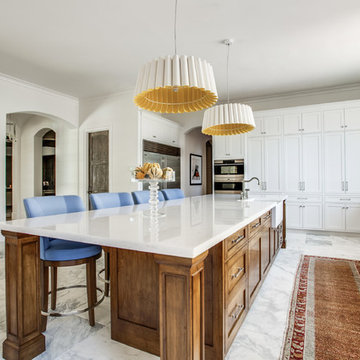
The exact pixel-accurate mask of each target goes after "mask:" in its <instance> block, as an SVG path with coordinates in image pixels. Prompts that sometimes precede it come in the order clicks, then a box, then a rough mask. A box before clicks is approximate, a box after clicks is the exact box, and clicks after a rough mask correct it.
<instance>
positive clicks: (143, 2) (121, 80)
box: [0, 0, 360, 98]
mask: <svg viewBox="0 0 360 360" xmlns="http://www.w3.org/2000/svg"><path fill="white" fill-rule="evenodd" d="M178 3H179V8H178V53H179V54H185V55H195V56H199V57H202V58H205V59H207V60H208V61H209V62H210V63H211V64H212V65H213V66H214V71H215V76H216V81H217V85H218V91H219V95H220V98H224V97H225V96H226V78H225V74H226V71H225V64H226V47H225V45H222V44H221V41H222V40H223V39H226V38H229V37H232V38H234V39H235V43H234V45H233V46H232V48H231V58H230V65H231V66H230V74H231V76H230V78H231V79H230V94H231V95H230V97H231V98H241V97H242V98H244V97H253V96H263V95H270V94H276V93H284V92H288V91H298V90H306V89H314V88H320V87H330V86H337V85H344V84H354V83H357V82H360V41H359V39H360V1H359V0H178ZM173 8H174V0H127V1H124V0H106V1H101V0H61V1H49V0H31V1H24V0H1V2H0V72H2V73H5V74H8V75H11V76H15V77H18V78H21V79H24V80H27V81H30V82H34V83H37V84H39V85H43V86H46V87H49V88H52V89H55V90H58V91H61V92H64V93H67V94H70V95H74V96H77V97H81V98H82V97H88V96H97V95H102V94H108V93H113V92H119V91H124V90H129V89H133V87H134V86H135V82H136V77H137V71H138V69H139V68H140V66H141V65H142V64H143V63H145V62H147V61H149V60H151V59H152V58H155V57H157V56H160V55H167V54H172V53H173V33H172V29H173Z"/></svg>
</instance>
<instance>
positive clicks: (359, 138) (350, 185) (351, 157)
mask: <svg viewBox="0 0 360 360" xmlns="http://www.w3.org/2000/svg"><path fill="white" fill-rule="evenodd" d="M359 155H360V131H352V132H346V134H345V159H346V160H345V168H346V179H345V180H346V182H347V186H346V189H345V190H346V191H347V192H348V193H349V194H360V159H359Z"/></svg>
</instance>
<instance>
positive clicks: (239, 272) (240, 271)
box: [231, 267, 244, 279]
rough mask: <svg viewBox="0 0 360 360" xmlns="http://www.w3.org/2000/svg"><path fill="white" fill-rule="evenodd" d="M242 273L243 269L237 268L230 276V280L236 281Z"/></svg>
mask: <svg viewBox="0 0 360 360" xmlns="http://www.w3.org/2000/svg"><path fill="white" fill-rule="evenodd" d="M243 271H244V268H243V267H239V268H238V270H237V272H236V273H235V274H232V275H231V279H236V278H238V277H239V275H240V274H241V273H242V272H243Z"/></svg>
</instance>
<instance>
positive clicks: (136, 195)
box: [131, 190, 165, 204]
mask: <svg viewBox="0 0 360 360" xmlns="http://www.w3.org/2000/svg"><path fill="white" fill-rule="evenodd" d="M131 194H132V197H133V199H134V203H135V204H146V203H148V202H149V199H150V191H149V190H143V191H133V192H132V193H131ZM158 194H159V195H158V199H159V201H164V200H165V199H164V195H163V194H162V192H161V191H159V193H158Z"/></svg>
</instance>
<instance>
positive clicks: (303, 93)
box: [219, 83, 360, 104]
mask: <svg viewBox="0 0 360 360" xmlns="http://www.w3.org/2000/svg"><path fill="white" fill-rule="evenodd" d="M349 91H359V98H360V83H353V84H346V85H339V86H330V87H323V88H315V89H308V90H300V91H291V92H286V93H277V94H271V95H264V96H254V97H248V98H236V99H231V100H230V101H231V102H241V103H251V104H258V103H262V102H268V101H281V100H291V99H294V100H295V99H298V98H302V97H309V96H316V95H331V94H338V93H345V92H349ZM224 102H226V101H221V102H219V103H224Z"/></svg>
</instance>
